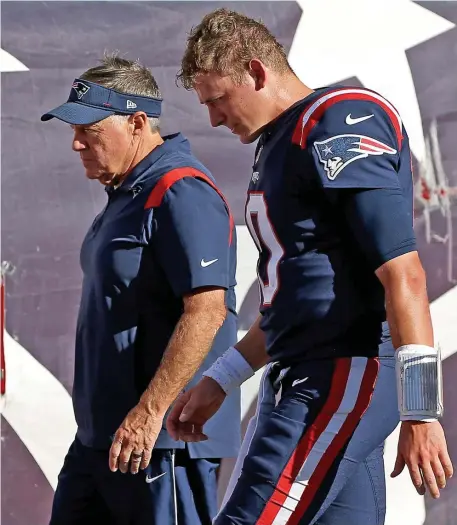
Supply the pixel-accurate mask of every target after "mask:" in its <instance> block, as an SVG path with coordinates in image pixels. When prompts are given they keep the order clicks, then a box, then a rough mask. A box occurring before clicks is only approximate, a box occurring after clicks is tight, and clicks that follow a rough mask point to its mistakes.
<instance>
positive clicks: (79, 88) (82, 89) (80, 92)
mask: <svg viewBox="0 0 457 525" xmlns="http://www.w3.org/2000/svg"><path fill="white" fill-rule="evenodd" d="M71 87H72V88H73V89H74V90H75V91H76V94H77V96H78V99H79V100H81V99H82V98H83V96H84V95H85V94H86V93H87V92H88V91H89V89H90V87H89V86H87V85H86V84H84V83H83V82H73V85H72V86H71Z"/></svg>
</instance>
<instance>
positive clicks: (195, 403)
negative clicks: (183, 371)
mask: <svg viewBox="0 0 457 525" xmlns="http://www.w3.org/2000/svg"><path fill="white" fill-rule="evenodd" d="M225 397H226V394H225V392H224V391H223V390H222V388H221V387H220V386H219V385H218V383H217V382H216V381H214V379H211V378H210V377H203V378H202V379H201V380H200V382H199V383H198V384H197V385H196V386H195V387H194V388H191V389H190V390H188V391H187V392H184V393H183V394H182V395H181V396H180V397H178V399H177V400H176V403H175V404H174V406H173V408H172V410H171V412H170V414H169V415H168V418H167V421H166V425H167V430H168V433H169V434H170V435H171V437H172V438H173V439H175V440H176V441H178V440H182V441H187V442H196V441H206V440H207V439H208V437H207V436H206V435H205V434H204V433H203V425H204V424H205V423H206V422H207V421H208V419H210V418H211V417H213V416H214V414H215V413H216V412H217V411H218V410H219V408H220V406H221V405H222V403H223V402H224V399H225Z"/></svg>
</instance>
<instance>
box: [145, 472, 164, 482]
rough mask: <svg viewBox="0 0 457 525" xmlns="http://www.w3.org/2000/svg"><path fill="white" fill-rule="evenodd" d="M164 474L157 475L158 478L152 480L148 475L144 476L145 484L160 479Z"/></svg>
mask: <svg viewBox="0 0 457 525" xmlns="http://www.w3.org/2000/svg"><path fill="white" fill-rule="evenodd" d="M165 474H166V472H162V474H159V475H158V476H154V477H153V478H150V477H149V475H147V476H146V480H145V481H146V483H152V482H153V481H155V480H156V479H159V478H161V477H162V476H165Z"/></svg>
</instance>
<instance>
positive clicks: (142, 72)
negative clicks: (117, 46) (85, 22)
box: [79, 53, 162, 132]
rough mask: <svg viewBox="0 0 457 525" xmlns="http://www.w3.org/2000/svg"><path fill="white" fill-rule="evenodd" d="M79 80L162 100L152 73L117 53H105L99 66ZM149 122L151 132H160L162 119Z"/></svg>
mask: <svg viewBox="0 0 457 525" xmlns="http://www.w3.org/2000/svg"><path fill="white" fill-rule="evenodd" d="M79 78H81V79H85V80H88V81H89V82H94V83H96V84H100V85H101V86H104V87H107V88H109V89H115V90H116V91H119V92H120V93H129V94H131V95H140V96H143V97H153V98H162V95H161V93H160V90H159V86H158V85H157V82H156V80H155V78H154V77H153V75H152V73H151V71H150V70H149V69H148V68H147V67H146V66H143V65H142V64H141V63H140V62H139V61H138V60H127V59H125V58H121V57H120V56H119V55H118V54H117V53H112V54H109V53H105V54H104V55H103V58H102V59H101V60H100V65H99V66H95V67H92V68H90V69H88V70H87V71H85V72H84V73H83V74H82V75H80V77H79ZM115 117H116V118H119V119H122V118H128V115H115ZM148 120H149V124H150V126H151V130H152V131H154V132H158V131H159V126H160V119H159V118H156V117H149V118H148Z"/></svg>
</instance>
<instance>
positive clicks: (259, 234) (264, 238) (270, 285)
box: [246, 193, 284, 306]
mask: <svg viewBox="0 0 457 525" xmlns="http://www.w3.org/2000/svg"><path fill="white" fill-rule="evenodd" d="M246 225H247V227H248V229H249V233H250V234H251V237H252V238H253V240H254V242H255V244H256V246H257V249H258V250H259V252H262V251H265V250H267V251H268V254H267V257H268V260H267V262H266V268H265V272H264V275H263V276H261V275H260V273H259V264H257V276H258V279H259V286H260V292H261V297H262V304H263V306H270V305H271V303H272V302H273V299H274V297H275V295H276V292H277V291H278V288H279V276H278V264H279V262H280V260H281V258H282V256H283V255H284V250H283V247H282V246H281V244H280V243H279V241H278V238H277V237H276V233H275V231H274V229H273V226H272V224H271V222H270V219H269V217H268V208H267V203H266V202H265V198H264V195H263V193H250V194H249V197H248V202H247V205H246Z"/></svg>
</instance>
